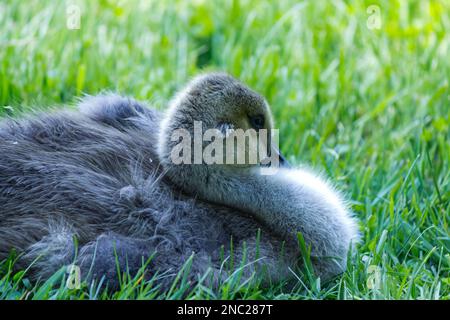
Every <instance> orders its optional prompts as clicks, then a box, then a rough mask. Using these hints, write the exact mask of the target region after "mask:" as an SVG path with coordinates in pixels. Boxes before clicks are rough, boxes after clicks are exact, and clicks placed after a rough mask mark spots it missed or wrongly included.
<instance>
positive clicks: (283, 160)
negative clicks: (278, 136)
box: [272, 147, 291, 168]
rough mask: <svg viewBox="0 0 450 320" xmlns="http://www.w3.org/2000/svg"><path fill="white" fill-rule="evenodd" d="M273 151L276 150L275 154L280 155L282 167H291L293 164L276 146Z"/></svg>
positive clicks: (279, 159)
mask: <svg viewBox="0 0 450 320" xmlns="http://www.w3.org/2000/svg"><path fill="white" fill-rule="evenodd" d="M272 152H274V153H275V154H277V155H278V161H279V165H280V167H282V168H291V165H290V164H289V162H288V161H287V160H286V158H285V157H284V156H283V155H282V154H281V152H280V150H278V149H277V148H275V147H272Z"/></svg>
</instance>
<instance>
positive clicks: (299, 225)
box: [0, 74, 357, 288]
mask: <svg viewBox="0 0 450 320" xmlns="http://www.w3.org/2000/svg"><path fill="white" fill-rule="evenodd" d="M222 99H223V100H222ZM236 101H237V102H236ZM242 103H244V104H246V105H251V104H252V103H253V104H255V105H258V106H257V107H255V108H258V107H261V106H262V107H261V108H266V105H265V101H264V99H262V98H261V97H260V96H259V95H257V94H256V93H254V92H253V91H251V90H250V89H248V88H247V87H245V86H244V85H242V84H240V83H239V82H238V81H237V80H235V79H233V78H231V77H229V76H227V75H223V74H212V75H206V76H201V77H198V78H196V79H195V80H194V81H193V82H192V83H191V84H190V85H189V86H188V87H187V89H186V90H184V91H183V92H182V93H180V94H179V95H178V97H177V98H176V99H175V100H174V101H173V102H172V106H171V108H170V110H169V111H168V112H167V115H164V114H161V113H160V112H158V111H156V110H153V109H150V108H148V107H147V106H145V105H144V104H142V103H140V102H137V101H135V100H133V99H130V98H124V97H120V96H117V95H100V96H96V97H88V98H86V99H84V100H83V101H82V102H81V104H80V105H79V108H78V110H77V111H70V110H63V111H58V112H54V113H49V114H48V113H43V114H40V115H35V116H32V117H28V118H25V119H20V120H13V119H7V120H4V121H2V122H1V124H0V139H1V141H0V205H1V209H0V210H1V211H0V260H1V259H4V258H5V257H7V256H8V254H9V253H10V252H11V250H13V249H14V250H16V251H17V252H19V253H21V254H22V255H21V257H20V259H19V260H18V262H17V265H16V267H18V268H25V267H27V266H28V265H29V264H31V263H32V265H33V267H32V268H31V270H30V274H31V276H32V277H33V278H46V277H48V276H50V275H51V274H52V273H54V272H55V271H56V270H58V269H59V268H60V267H62V266H64V265H67V264H71V263H72V262H75V263H77V264H78V265H80V266H81V272H82V276H83V277H84V278H85V279H99V278H101V277H105V278H106V280H107V281H108V282H109V284H110V285H111V286H112V287H116V286H117V273H116V270H117V266H116V255H117V258H118V262H119V266H120V268H121V269H122V270H125V269H129V271H130V272H131V273H135V272H136V271H137V270H138V269H139V268H140V267H141V266H142V263H143V261H145V260H146V259H148V258H149V257H150V256H153V257H152V259H151V260H150V264H149V266H148V267H147V276H148V277H151V276H152V275H153V274H155V272H157V271H158V272H159V273H160V274H161V275H162V276H161V279H160V284H161V285H162V287H163V288H167V287H168V285H169V284H170V283H171V281H173V278H174V275H175V274H176V273H177V272H178V270H179V269H180V267H181V266H182V265H183V263H184V262H185V261H186V259H188V257H190V256H191V254H192V253H193V252H194V253H195V256H194V260H193V265H192V272H191V278H192V279H191V280H192V281H194V282H195V281H196V280H197V278H198V275H200V274H203V273H205V272H206V271H207V270H208V269H209V270H210V272H211V275H212V279H213V282H214V284H216V283H218V282H219V281H220V280H221V279H222V280H223V278H224V277H226V276H227V274H226V273H224V272H223V270H222V271H221V269H222V265H221V263H222V260H221V257H220V252H221V250H222V249H221V248H223V251H224V253H225V254H224V256H225V257H226V256H227V255H229V254H230V238H231V237H232V238H233V244H234V259H235V261H239V259H240V258H241V257H242V256H243V255H244V252H243V249H242V245H243V244H244V242H245V245H246V254H247V255H248V256H247V259H248V261H254V260H256V262H254V263H252V264H250V266H248V267H247V268H246V275H247V276H249V275H250V274H251V273H252V272H261V273H262V272H263V271H262V270H263V269H264V273H263V276H264V279H265V280H266V281H269V280H272V281H278V280H281V279H287V278H289V277H291V276H292V274H291V272H290V271H289V268H294V267H295V265H296V264H297V260H298V258H299V252H298V248H297V244H296V243H295V235H296V232H297V231H301V232H302V234H303V235H304V237H305V240H306V241H307V244H309V245H311V246H312V253H313V255H315V256H316V258H315V259H314V263H315V267H316V271H317V272H318V274H319V275H321V276H322V277H324V278H329V277H330V276H332V275H335V274H337V273H339V272H342V271H343V270H344V269H345V258H346V254H347V249H348V247H349V245H350V244H351V242H352V241H353V242H354V241H356V239H357V231H356V227H355V223H354V222H353V220H352V218H351V217H350V216H349V214H348V211H347V210H346V209H345V206H344V205H343V204H342V201H341V200H340V198H339V196H338V195H337V194H336V193H335V192H334V191H332V189H331V188H329V187H328V186H327V185H326V184H325V183H323V182H321V180H319V179H318V178H316V177H314V176H312V175H310V174H308V173H305V172H304V171H300V170H294V171H295V172H297V173H295V174H294V175H293V176H294V177H295V176H298V177H300V178H299V179H300V181H295V180H292V179H291V178H286V176H287V175H290V176H292V174H291V173H290V172H289V173H287V171H286V170H283V169H280V173H279V174H277V175H275V176H258V175H257V174H254V172H253V171H252V170H247V169H245V171H241V170H244V169H239V170H229V168H223V167H220V166H206V165H196V166H191V167H188V166H187V165H181V166H173V165H171V164H170V163H169V161H168V158H167V157H168V155H167V152H168V151H167V150H168V148H169V147H170V146H171V142H169V137H170V132H171V131H170V128H176V127H186V128H187V129H189V130H190V129H191V126H192V120H196V119H198V120H202V121H204V122H205V123H206V124H209V125H211V127H214V126H216V125H217V123H216V122H217V121H218V120H219V118H220V120H221V121H222V120H223V117H221V116H222V114H221V115H220V117H219V116H216V115H219V114H220V112H219V110H218V109H220V107H218V106H219V105H230V104H235V106H234V109H233V108H231V109H228V110H222V111H223V112H230V113H233V112H235V110H239V109H242V108H243V106H241V104H242ZM208 106H209V107H208ZM264 112H268V113H270V112H269V111H264ZM232 120H233V118H232V117H231V118H230V121H232ZM206 177H207V179H206ZM305 177H306V179H309V178H311V179H312V180H314V179H316V180H317V183H319V184H320V183H322V184H321V185H320V188H317V186H316V185H314V186H311V184H310V183H309V182H308V181H301V180H302V179H304V178H305ZM205 179H206V180H205ZM316 180H314V181H316ZM308 183H309V184H308ZM314 183H315V182H314ZM314 183H313V184H314ZM258 229H261V230H262V232H261V239H260V240H259V242H258V241H257V237H256V235H257V233H258ZM74 237H75V238H76V239H77V244H78V247H77V248H75V243H74ZM257 242H258V245H257ZM256 247H258V249H256ZM76 249H77V250H76ZM330 257H331V258H334V259H330Z"/></svg>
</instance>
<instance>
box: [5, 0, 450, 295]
mask: <svg viewBox="0 0 450 320" xmlns="http://www.w3.org/2000/svg"><path fill="white" fill-rule="evenodd" d="M374 2H375V1H372V0H370V1H356V0H355V1H350V0H349V1H340V0H337V1H303V2H300V3H294V2H292V1H281V2H279V3H278V1H276V2H275V1H274V2H273V3H265V2H263V1H257V0H254V1H251V0H249V1H244V0H241V1H200V0H198V1H192V2H191V3H190V4H188V3H187V2H185V1H179V2H175V3H169V2H163V1H153V2H151V3H150V4H148V5H145V6H144V5H142V4H140V3H141V1H119V4H113V1H99V2H94V1H74V3H79V4H81V6H82V18H81V29H80V30H69V29H68V28H66V6H65V3H63V2H61V3H60V2H55V1H27V2H26V3H25V2H23V1H17V0H15V1H10V0H6V1H2V2H1V3H0V116H1V115H3V116H6V115H18V114H21V113H23V112H27V111H29V110H31V109H33V108H37V107H43V106H54V105H60V104H65V103H68V104H72V103H74V101H76V97H79V96H80V95H82V94H83V93H89V94H95V93H98V92H99V91H101V90H104V89H109V90H115V91H119V92H122V93H125V94H129V95H132V96H135V97H137V98H138V99H145V100H149V101H151V103H152V104H153V105H154V106H155V107H157V108H160V109H163V108H164V107H165V106H166V104H167V102H168V100H169V99H170V97H171V96H172V95H173V94H174V92H175V91H176V90H177V89H179V88H180V87H182V86H183V85H184V84H185V83H186V81H187V80H188V79H189V78H190V77H191V76H193V75H195V74H196V73H198V72H199V71H201V70H205V69H206V70H224V71H227V72H230V73H231V74H233V75H235V76H236V77H239V78H240V79H241V80H242V81H244V82H246V83H247V84H248V85H250V86H251V87H252V88H254V89H256V90H257V91H259V92H260V93H261V94H263V95H264V96H265V97H266V98H267V100H268V101H269V103H270V104H271V106H272V109H273V112H274V115H275V118H276V122H277V127H278V128H279V129H280V144H281V147H282V150H283V151H284V153H285V154H286V155H288V158H289V160H290V161H291V162H293V163H297V164H299V163H306V164H308V165H310V166H312V167H314V168H317V169H318V170H320V171H323V172H324V173H326V174H327V175H328V176H329V177H330V178H331V179H332V180H333V181H334V182H335V183H336V184H337V186H338V187H339V188H340V189H342V190H343V191H344V192H345V193H346V194H347V195H348V198H349V199H351V205H352V208H353V210H354V212H355V213H356V215H357V217H358V218H359V221H360V226H361V231H362V235H363V238H362V243H361V244H360V245H359V247H358V249H357V252H355V256H354V258H352V259H350V260H349V261H348V270H347V272H346V273H345V274H343V275H342V276H340V277H338V278H337V279H336V280H335V281H333V282H331V283H327V284H324V283H321V282H320V281H318V280H317V279H315V278H314V277H306V278H305V279H304V280H302V281H299V284H298V286H297V287H296V288H294V289H292V290H287V291H286V290H283V289H282V288H280V287H279V286H276V285H274V286H273V287H271V288H262V287H260V286H258V284H257V283H249V284H247V285H244V286H239V285H238V284H237V282H236V281H235V280H236V279H234V278H233V279H230V280H229V282H228V283H226V284H224V285H223V286H222V287H221V289H220V290H219V291H216V292H211V291H210V290H208V288H205V287H202V286H198V287H197V288H195V289H194V290H193V291H191V292H190V293H189V292H187V291H186V290H187V289H186V288H187V285H186V283H184V282H183V281H184V278H183V276H182V274H181V276H180V281H179V282H178V283H177V284H176V285H175V286H174V288H173V290H171V291H170V292H158V291H157V288H155V287H154V286H153V285H152V283H147V284H145V283H143V282H142V281H139V277H138V278H136V279H131V280H130V281H126V283H124V284H123V286H122V289H121V290H120V291H119V292H116V293H106V292H104V291H101V290H100V291H99V290H97V289H96V288H95V287H89V286H86V285H84V286H82V288H81V289H80V290H70V289H67V288H66V287H65V285H64V281H61V277H62V274H56V275H55V277H54V278H52V279H50V280H49V281H47V282H46V283H40V284H38V285H35V284H32V283H30V282H29V281H28V280H27V278H26V273H23V272H20V273H18V274H17V273H16V274H14V273H13V272H11V268H10V264H11V262H12V259H9V260H7V261H4V262H3V263H2V264H1V266H0V270H1V273H0V298H6V299H8V298H9V299H16V298H21V299H32V298H35V299H43V298H57V299H69V298H70V299H89V298H91V299H101V298H122V299H124V298H155V299H156V298H179V297H181V296H182V295H187V296H188V297H189V298H212V299H213V298H224V299H234V298H278V299H288V298H289V299H296V298H304V299H312V298H320V299H325V298H326V299H372V298H377V299H450V289H449V287H450V275H449V270H450V253H449V252H450V235H449V220H450V219H449V217H450V215H449V210H450V209H449V207H450V203H449V196H450V190H449V189H450V188H449V182H450V170H449V164H450V151H449V150H450V134H449V123H450V118H449V114H450V93H449V78H450V34H449V33H448V30H450V3H449V2H448V1H446V0H441V1H438V0H436V1H419V0H416V1H401V0H397V1H392V0H380V1H376V4H378V6H379V9H380V13H381V28H380V29H369V28H368V27H367V25H366V22H367V19H368V17H369V14H368V13H367V12H366V9H367V8H368V6H369V5H371V4H373V3H374ZM57 3H58V4H57ZM142 3H143V1H142ZM371 266H372V267H371ZM372 268H377V270H378V271H379V272H380V286H379V288H378V289H373V288H372V289H371V288H370V286H369V287H368V286H367V280H368V277H369V274H370V270H371V269H372ZM187 269H188V268H187Z"/></svg>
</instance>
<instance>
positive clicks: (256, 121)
mask: <svg viewBox="0 0 450 320" xmlns="http://www.w3.org/2000/svg"><path fill="white" fill-rule="evenodd" d="M250 125H251V126H252V127H253V128H254V129H257V130H258V129H262V128H264V116H263V115H257V116H252V117H250Z"/></svg>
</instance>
